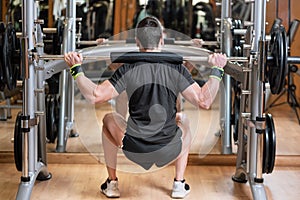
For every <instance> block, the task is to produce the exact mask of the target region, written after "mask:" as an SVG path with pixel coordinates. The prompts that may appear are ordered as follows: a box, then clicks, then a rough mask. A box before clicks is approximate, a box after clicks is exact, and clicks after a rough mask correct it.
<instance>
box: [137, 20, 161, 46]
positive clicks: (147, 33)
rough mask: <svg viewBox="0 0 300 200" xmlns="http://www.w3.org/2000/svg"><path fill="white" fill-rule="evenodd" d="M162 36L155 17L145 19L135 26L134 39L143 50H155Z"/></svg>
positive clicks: (159, 25)
mask: <svg viewBox="0 0 300 200" xmlns="http://www.w3.org/2000/svg"><path fill="white" fill-rule="evenodd" d="M162 34H163V30H162V26H161V24H160V22H159V20H158V19H157V18H155V17H145V18H144V19H142V20H141V21H140V22H139V23H138V24H137V26H136V38H137V39H138V40H139V41H140V43H141V45H142V46H143V48H144V49H154V48H157V47H158V44H159V40H160V39H161V38H162Z"/></svg>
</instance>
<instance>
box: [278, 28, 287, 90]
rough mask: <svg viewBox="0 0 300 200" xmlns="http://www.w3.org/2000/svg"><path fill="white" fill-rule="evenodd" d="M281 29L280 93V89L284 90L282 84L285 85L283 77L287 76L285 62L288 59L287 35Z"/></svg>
mask: <svg viewBox="0 0 300 200" xmlns="http://www.w3.org/2000/svg"><path fill="white" fill-rule="evenodd" d="M281 29H283V30H282V31H281V35H282V42H283V47H282V50H283V56H282V57H281V58H282V67H281V79H280V81H281V82H280V85H279V90H280V92H281V91H282V89H283V88H284V84H285V77H286V75H287V74H288V62H287V57H288V41H287V35H286V31H285V29H284V27H281Z"/></svg>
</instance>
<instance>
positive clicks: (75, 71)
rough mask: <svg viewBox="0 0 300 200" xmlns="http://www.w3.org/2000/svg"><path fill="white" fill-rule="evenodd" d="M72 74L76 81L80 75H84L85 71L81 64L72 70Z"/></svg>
mask: <svg viewBox="0 0 300 200" xmlns="http://www.w3.org/2000/svg"><path fill="white" fill-rule="evenodd" d="M70 72H71V74H72V76H73V78H74V80H76V78H77V77H78V76H80V75H83V74H84V73H83V70H82V68H81V64H75V65H73V66H72V67H71V68H70Z"/></svg>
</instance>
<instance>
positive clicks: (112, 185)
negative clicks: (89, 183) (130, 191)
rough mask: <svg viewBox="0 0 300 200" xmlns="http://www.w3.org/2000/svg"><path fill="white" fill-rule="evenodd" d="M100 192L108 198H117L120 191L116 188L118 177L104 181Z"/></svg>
mask: <svg viewBox="0 0 300 200" xmlns="http://www.w3.org/2000/svg"><path fill="white" fill-rule="evenodd" d="M100 189H101V192H102V193H103V194H105V196H106V197H108V198H117V197H120V191H119V188H118V179H117V180H109V179H107V180H106V181H105V183H103V184H102V185H101V188H100Z"/></svg>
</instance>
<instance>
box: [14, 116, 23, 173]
mask: <svg viewBox="0 0 300 200" xmlns="http://www.w3.org/2000/svg"><path fill="white" fill-rule="evenodd" d="M21 116H22V113H21V112H19V113H18V114H17V117H16V122H15V131H14V157H15V165H16V168H17V170H18V171H22V130H21Z"/></svg>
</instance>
